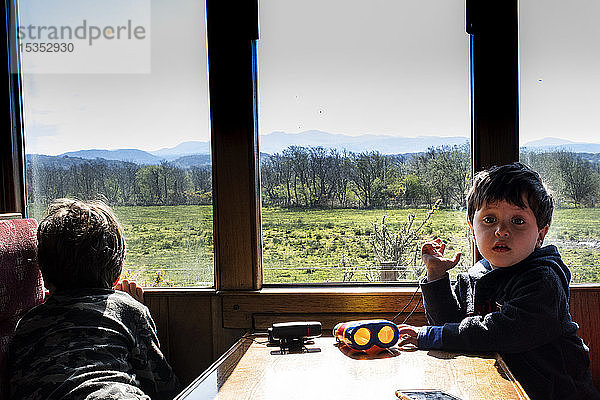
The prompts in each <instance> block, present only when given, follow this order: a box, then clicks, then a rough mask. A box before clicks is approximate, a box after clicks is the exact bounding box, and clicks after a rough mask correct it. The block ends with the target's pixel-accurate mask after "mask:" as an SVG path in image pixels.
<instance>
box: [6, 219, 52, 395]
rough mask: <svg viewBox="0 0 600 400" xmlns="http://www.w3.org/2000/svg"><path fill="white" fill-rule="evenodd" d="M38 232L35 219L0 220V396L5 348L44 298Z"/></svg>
mask: <svg viewBox="0 0 600 400" xmlns="http://www.w3.org/2000/svg"><path fill="white" fill-rule="evenodd" d="M36 233H37V222H36V220H34V219H13V220H0V399H3V398H5V397H6V383H7V382H6V371H5V367H6V365H5V364H6V352H7V349H8V343H9V341H10V338H11V337H12V334H13V332H14V329H15V325H16V324H17V321H18V320H19V318H20V317H21V316H22V315H23V314H24V313H25V312H26V311H27V310H29V309H30V308H32V307H33V306H36V305H38V304H40V303H41V302H42V301H43V299H44V287H43V283H42V275H41V274H40V269H39V268H38V265H37V261H36V252H37V239H36Z"/></svg>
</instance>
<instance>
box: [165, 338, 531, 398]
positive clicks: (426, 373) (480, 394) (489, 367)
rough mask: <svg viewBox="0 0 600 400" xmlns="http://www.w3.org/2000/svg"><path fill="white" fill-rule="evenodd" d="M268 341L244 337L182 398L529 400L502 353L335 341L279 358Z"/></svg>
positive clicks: (321, 341)
mask: <svg viewBox="0 0 600 400" xmlns="http://www.w3.org/2000/svg"><path fill="white" fill-rule="evenodd" d="M266 340H267V339H266V337H265V336H257V335H251V336H249V337H245V338H242V339H240V341H238V342H237V343H236V344H235V345H234V346H233V347H232V348H231V349H230V350H229V351H228V352H227V353H225V354H224V355H223V356H222V357H221V358H220V359H219V360H217V361H216V362H215V363H214V364H213V365H212V366H211V367H210V368H209V369H207V370H206V371H205V372H204V373H203V374H202V375H201V376H200V377H198V378H197V379H196V380H195V381H194V382H192V384H190V386H188V388H186V389H185V390H184V391H183V392H181V394H180V395H179V396H178V397H176V399H186V400H195V399H202V400H205V399H220V400H223V399H236V400H238V399H253V400H254V399H265V400H267V399H268V400H271V399H286V400H287V399H302V400H311V399H328V400H329V399H356V400H371V399H397V398H396V396H395V394H394V393H395V391H396V390H398V389H442V390H444V391H446V392H447V393H449V394H452V395H454V396H457V397H459V398H460V399H463V400H475V399H486V400H487V399H494V400H505V399H529V398H528V397H527V395H526V394H525V392H524V391H523V389H522V388H521V385H520V384H519V383H518V382H517V381H516V380H515V379H514V377H513V376H512V374H511V373H510V371H509V370H508V368H507V367H506V365H505V364H504V362H503V361H502V359H501V358H500V357H499V356H498V355H496V354H489V355H482V354H478V355H469V354H464V353H449V352H443V351H424V350H404V349H398V348H394V349H393V351H386V352H383V353H380V354H379V355H376V356H367V355H366V354H363V353H357V352H352V351H349V350H350V349H349V348H348V347H345V346H342V347H340V346H339V345H337V344H336V342H335V339H334V338H332V337H321V338H317V339H316V340H315V343H314V344H312V345H307V347H308V348H320V349H321V351H320V352H307V353H288V354H272V352H273V351H277V350H279V348H278V347H267V346H265V345H264V344H259V343H257V342H256V341H259V342H266Z"/></svg>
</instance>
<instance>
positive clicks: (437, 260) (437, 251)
mask: <svg viewBox="0 0 600 400" xmlns="http://www.w3.org/2000/svg"><path fill="white" fill-rule="evenodd" d="M445 250H446V243H443V242H442V240H441V239H435V240H434V241H432V242H427V243H425V244H424V245H423V247H422V248H421V258H422V259H423V262H424V263H425V267H427V280H428V281H429V282H431V281H435V280H437V279H440V278H442V277H443V276H444V274H446V271H448V270H449V269H452V268H454V267H455V266H456V264H458V262H459V261H460V256H461V255H462V253H461V252H460V251H459V252H458V253H456V255H455V256H454V258H444V251H445Z"/></svg>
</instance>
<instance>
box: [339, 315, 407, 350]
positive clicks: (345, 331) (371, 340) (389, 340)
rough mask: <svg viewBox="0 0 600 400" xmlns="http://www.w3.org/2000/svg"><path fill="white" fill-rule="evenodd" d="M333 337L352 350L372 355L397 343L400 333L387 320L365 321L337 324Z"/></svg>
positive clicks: (396, 327) (394, 325)
mask: <svg viewBox="0 0 600 400" xmlns="http://www.w3.org/2000/svg"><path fill="white" fill-rule="evenodd" d="M333 336H334V337H335V338H336V339H337V340H338V341H339V342H342V343H344V344H345V345H347V346H348V347H350V348H352V349H354V350H359V351H364V352H365V353H369V354H372V353H378V352H380V351H381V350H383V349H387V348H389V347H392V346H393V345H395V344H396V343H398V339H399V338H400V331H399V330H398V326H397V325H396V324H394V323H393V322H390V321H388V320H385V319H367V320H359V321H350V322H342V323H339V324H337V325H336V326H335V328H333Z"/></svg>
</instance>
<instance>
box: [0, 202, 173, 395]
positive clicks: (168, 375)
mask: <svg viewBox="0 0 600 400" xmlns="http://www.w3.org/2000/svg"><path fill="white" fill-rule="evenodd" d="M125 253H126V246H125V240H124V237H123V231H122V229H121V226H120V225H119V223H118V222H117V219H116V217H115V215H114V214H113V212H112V210H111V209H110V208H109V207H108V206H107V205H105V204H104V203H102V202H83V201H76V200H70V199H60V200H56V201H55V202H54V203H53V204H51V205H50V207H49V209H48V215H47V216H46V217H45V218H44V219H43V220H42V221H41V222H40V225H39V227H38V263H39V266H40V270H41V272H42V276H43V278H44V281H45V284H46V287H47V288H48V289H50V296H49V298H48V299H47V300H46V301H45V302H44V303H43V304H41V305H39V306H37V307H35V308H33V309H32V310H30V311H29V312H28V313H27V314H25V316H23V318H22V319H21V320H20V321H19V323H18V325H17V328H16V332H15V335H14V338H13V341H12V343H11V347H10V352H9V373H10V391H11V398H12V399H89V400H91V399H171V398H173V396H174V395H175V394H176V393H177V390H178V382H177V379H176V377H175V375H174V374H173V371H172V370H171V367H170V366H169V364H168V363H167V361H166V360H165V358H164V356H163V354H162V353H161V351H160V349H159V343H158V338H157V336H156V328H155V325H154V321H153V320H152V318H151V316H150V312H149V311H148V308H147V307H145V306H144V305H143V304H141V303H139V302H138V301H136V300H134V299H133V298H132V297H131V296H129V295H128V294H126V293H124V292H122V291H115V290H113V289H112V288H113V286H114V285H116V284H117V282H118V280H119V276H120V274H121V269H122V267H123V262H124V260H125ZM135 290H136V288H134V289H133V291H135Z"/></svg>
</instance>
